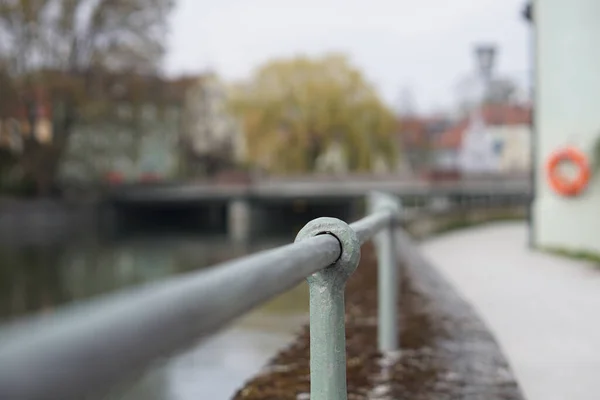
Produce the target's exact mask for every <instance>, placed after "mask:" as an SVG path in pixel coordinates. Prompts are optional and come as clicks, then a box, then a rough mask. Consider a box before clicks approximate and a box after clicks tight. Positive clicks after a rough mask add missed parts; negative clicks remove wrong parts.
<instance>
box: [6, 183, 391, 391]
mask: <svg viewBox="0 0 600 400" xmlns="http://www.w3.org/2000/svg"><path fill="white" fill-rule="evenodd" d="M369 211H370V212H369V215H368V216H367V217H365V218H363V219H361V220H359V221H357V222H355V223H353V224H350V225H348V224H346V223H345V222H343V221H341V220H338V219H335V218H317V219H315V220H313V221H311V222H309V223H308V224H307V225H306V226H305V227H304V228H303V229H302V230H300V232H299V233H298V235H297V237H296V240H295V243H293V244H290V245H287V246H282V247H279V248H276V249H274V250H269V251H265V252H261V253H258V254H255V255H251V256H248V257H244V258H241V259H238V260H234V261H231V262H227V263H223V264H220V265H217V266H215V267H213V268H211V269H210V270H205V271H201V272H197V273H191V274H186V275H182V276H179V277H175V278H172V279H169V280H166V281H162V282H160V283H155V284H151V285H146V286H144V287H141V288H137V289H134V290H129V291H125V292H122V293H119V294H115V295H109V296H106V297H104V298H101V299H100V300H96V301H92V302H88V303H86V304H84V305H79V306H73V307H70V308H67V309H65V310H62V311H59V312H57V313H54V314H52V315H48V316H38V317H35V318H30V319H27V320H25V321H22V322H18V323H16V324H13V325H11V326H10V327H8V328H6V329H4V330H3V331H2V332H0V399H11V400H20V399H27V400H37V399H53V400H55V399H75V398H77V399H79V398H84V397H86V396H88V395H92V394H98V393H101V392H103V391H106V390H107V388H110V387H112V386H114V385H115V384H117V383H120V382H121V381H123V380H125V379H126V378H127V377H128V376H130V375H131V374H132V373H133V372H136V371H139V370H141V369H142V368H144V367H147V366H149V365H150V364H151V363H152V362H154V361H156V360H158V359H160V358H161V357H166V356H169V355H171V354H173V353H174V352H175V351H177V350H180V349H182V348H184V347H186V346H189V345H191V344H193V343H194V342H195V341H197V340H199V339H202V338H205V337H207V336H209V335H211V334H213V333H215V332H216V331H217V330H219V329H220V328H222V327H223V326H225V325H226V324H227V323H228V322H230V321H231V320H233V319H234V318H236V317H239V316H241V315H242V314H244V313H246V312H248V311H249V310H251V309H252V308H254V307H255V306H257V305H259V304H261V303H263V302H265V301H267V300H269V299H271V298H272V297H274V296H276V295H278V294H280V293H283V292H285V291H287V290H289V289H291V288H292V287H294V286H296V285H297V284H298V283H300V282H301V281H302V280H303V279H307V281H308V284H309V291H310V354H311V356H310V378H311V399H313V400H319V399H346V398H347V394H346V353H345V348H346V344H345V341H346V339H345V312H344V288H345V283H346V280H347V279H348V277H349V276H350V275H351V274H352V273H353V272H354V270H355V269H356V268H357V266H358V263H359V261H360V247H361V245H362V244H364V243H365V242H367V241H368V240H370V239H375V244H376V248H377V255H378V263H379V347H380V350H381V351H383V352H387V351H393V350H396V349H397V347H398V342H397V338H398V326H397V315H398V313H397V310H396V304H397V296H398V294H397V288H398V275H397V269H398V266H397V262H396V253H395V251H396V250H395V245H394V238H393V226H394V223H395V220H396V219H397V218H398V217H399V212H400V204H399V201H398V200H396V199H395V198H393V197H391V196H387V195H385V194H380V193H373V194H371V195H370V197H369Z"/></svg>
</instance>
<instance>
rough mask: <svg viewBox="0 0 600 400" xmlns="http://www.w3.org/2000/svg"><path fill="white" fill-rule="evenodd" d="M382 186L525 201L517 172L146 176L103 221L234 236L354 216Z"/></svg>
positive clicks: (419, 203)
mask: <svg viewBox="0 0 600 400" xmlns="http://www.w3.org/2000/svg"><path fill="white" fill-rule="evenodd" d="M373 191H377V192H385V193H389V194H391V195H394V196H396V197H398V198H400V199H401V200H402V201H403V202H404V204H406V205H409V206H415V207H429V206H433V205H435V204H437V205H438V206H440V204H441V205H442V206H444V207H447V206H452V205H460V204H464V203H467V202H483V201H488V202H497V203H518V204H525V203H527V202H528V199H529V198H530V194H531V183H530V181H529V179H528V178H526V177H523V176H494V175H489V176H479V177H470V178H462V179H456V180H451V181H431V180H425V179H416V178H411V177H406V176H400V175H353V176H318V175H316V176H296V177H288V178H286V177H270V178H263V179H254V180H249V181H245V182H233V183H232V182H223V183H219V182H217V183H206V182H196V183H194V182H187V183H160V182H159V183H145V184H132V185H123V186H118V187H114V188H112V189H111V190H110V191H109V192H108V194H107V197H106V202H105V205H104V207H103V210H104V211H103V215H104V216H103V218H102V220H103V221H104V222H105V223H107V224H109V225H110V226H111V229H126V228H127V227H133V228H134V229H143V230H148V229H150V228H151V227H150V226H149V224H154V223H156V224H157V225H159V226H161V227H164V225H165V223H168V222H169V221H171V222H173V223H175V224H177V225H178V226H181V225H182V224H186V223H188V224H193V225H194V226H196V227H197V226H202V227H203V228H205V229H206V230H207V231H210V232H218V233H226V234H228V235H229V236H230V237H231V238H232V239H234V240H237V241H244V240H247V239H248V238H249V237H251V236H252V235H254V234H257V233H260V234H263V235H264V234H269V233H272V234H281V233H282V229H289V227H290V226H291V227H293V228H294V229H298V228H299V227H301V226H302V225H304V224H305V223H306V222H308V221H310V220H311V219H314V218H317V217H318V216H320V215H329V216H332V217H335V218H340V219H343V220H352V219H354V218H356V217H358V216H360V215H363V214H364V205H363V201H362V199H363V198H364V196H365V194H366V193H368V192H373Z"/></svg>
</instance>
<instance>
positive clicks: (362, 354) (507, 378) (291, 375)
mask: <svg viewBox="0 0 600 400" xmlns="http://www.w3.org/2000/svg"><path fill="white" fill-rule="evenodd" d="M399 240H400V242H401V243H400V244H401V246H402V248H403V252H402V254H403V256H402V259H401V263H402V267H401V268H400V271H401V279H400V282H399V286H400V287H399V289H400V294H401V295H400V298H399V310H401V311H400V315H399V320H400V327H401V329H400V333H399V340H400V343H401V347H402V352H401V355H400V357H397V356H394V357H389V356H388V357H383V356H382V354H380V353H379V352H378V350H377V343H376V340H377V319H376V318H377V262H376V258H375V253H374V250H373V247H372V245H370V244H367V245H365V246H364V247H363V255H362V258H361V264H360V266H359V268H358V269H357V271H356V272H355V273H354V274H353V275H352V277H351V278H350V279H349V281H348V283H347V288H346V335H347V344H346V352H347V371H348V372H347V374H348V375H347V377H348V398H349V399H388V398H390V399H395V398H410V399H414V400H418V399H428V400H436V399H440V400H441V399H459V398H460V399H473V400H475V399H481V398H485V399H486V400H496V399H497V400H500V399H501V400H522V395H521V392H520V389H519V387H518V385H517V383H516V381H515V379H514V377H513V374H512V372H511V370H510V368H509V366H508V364H507V362H506V360H505V359H504V356H503V355H502V353H501V351H500V349H499V347H498V345H497V344H496V342H495V340H494V338H493V336H492V335H491V334H490V333H489V331H488V330H487V328H486V327H485V326H484V324H483V323H482V322H481V321H480V319H479V318H478V316H477V315H476V314H475V312H474V311H473V309H472V308H471V307H470V306H469V305H468V304H467V303H466V302H465V301H464V300H462V299H461V298H460V296H459V295H458V294H457V293H456V292H455V291H454V290H453V289H452V288H451V287H450V285H449V284H448V283H446V282H445V281H444V280H443V279H442V278H441V276H440V275H439V274H437V273H436V271H435V270H434V268H432V267H431V266H430V265H429V264H428V263H427V262H426V261H425V260H424V259H423V258H422V257H421V256H420V254H418V253H416V251H415V250H414V249H416V248H415V247H414V244H413V243H412V241H411V240H410V238H408V236H406V235H400V238H399ZM407 249H409V250H407ZM411 249H412V250H411ZM309 356H310V354H309V335H308V327H307V326H305V327H304V328H303V330H302V331H301V333H300V334H299V335H298V336H297V338H296V340H295V341H294V342H293V343H292V344H290V345H289V346H288V347H287V348H286V349H284V350H282V351H280V352H279V353H278V354H277V355H276V356H275V357H274V358H273V359H272V360H271V362H270V363H269V364H268V366H267V367H266V368H264V369H263V371H262V372H260V373H259V374H258V375H257V376H256V377H255V378H254V379H252V380H251V381H249V382H248V383H247V384H246V385H245V386H244V387H243V388H242V389H240V390H239V391H238V392H237V393H236V395H235V396H234V399H235V400H242V399H243V400H266V399H289V400H296V399H308V398H309V397H308V396H309V394H308V393H309V392H310V377H309V373H310V369H309Z"/></svg>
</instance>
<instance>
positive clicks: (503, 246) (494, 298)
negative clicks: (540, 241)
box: [422, 223, 600, 400]
mask: <svg viewBox="0 0 600 400" xmlns="http://www.w3.org/2000/svg"><path fill="white" fill-rule="evenodd" d="M526 236H527V228H526V225H525V224H523V223H500V224H490V225H486V226H483V227H479V228H474V229H468V230H464V231H457V232H454V233H450V234H446V235H442V236H439V237H437V238H434V239H431V240H428V241H427V242H425V243H424V244H423V245H422V250H423V252H424V254H425V256H426V257H427V258H428V259H429V260H430V261H432V262H433V264H434V265H436V266H437V267H438V268H439V269H440V271H441V272H442V273H443V274H444V275H445V276H446V277H447V278H448V280H449V281H450V282H451V283H452V284H453V285H455V287H456V288H457V289H458V290H459V292H460V293H462V294H463V295H464V297H465V298H466V299H467V300H468V301H470V302H471V303H472V304H473V305H474V306H475V308H476V309H477V311H478V312H479V313H480V315H481V317H482V318H483V320H484V321H485V322H486V323H487V324H488V326H490V327H491V329H492V331H493V332H494V333H495V335H496V338H497V339H498V341H499V342H500V345H501V347H502V348H503V350H504V351H505V352H506V355H507V357H508V359H509V362H510V363H511V366H512V368H513V370H514V372H515V374H516V376H517V379H518V380H519V383H520V384H521V387H522V389H523V391H524V394H525V396H526V397H527V398H528V399H529V400H598V399H600V269H597V268H594V267H591V266H590V265H588V264H586V263H585V262H580V261H574V260H570V259H565V258H561V257H556V256H551V255H547V254H542V253H538V252H533V251H531V250H529V249H528V248H527V245H526V243H527V241H526ZM598 240H600V238H599V239H598Z"/></svg>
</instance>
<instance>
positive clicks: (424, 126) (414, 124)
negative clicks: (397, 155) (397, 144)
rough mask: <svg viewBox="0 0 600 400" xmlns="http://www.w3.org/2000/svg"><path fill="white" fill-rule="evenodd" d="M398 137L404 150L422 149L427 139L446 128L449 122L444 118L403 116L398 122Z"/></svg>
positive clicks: (435, 116) (436, 116)
mask: <svg viewBox="0 0 600 400" xmlns="http://www.w3.org/2000/svg"><path fill="white" fill-rule="evenodd" d="M398 124H399V127H398V128H399V129H398V135H399V137H400V140H401V142H402V144H403V145H404V146H405V147H406V148H411V147H412V148H415V147H422V146H425V145H427V143H428V142H429V139H430V138H431V137H432V136H434V135H436V134H439V133H441V132H443V131H444V130H446V129H447V128H448V126H449V125H450V121H449V120H448V118H446V117H445V116H438V115H433V116H413V115H411V116H405V117H401V118H400V120H399V121H398Z"/></svg>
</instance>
